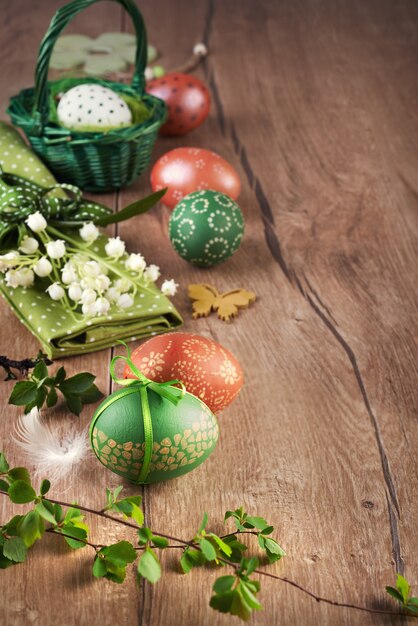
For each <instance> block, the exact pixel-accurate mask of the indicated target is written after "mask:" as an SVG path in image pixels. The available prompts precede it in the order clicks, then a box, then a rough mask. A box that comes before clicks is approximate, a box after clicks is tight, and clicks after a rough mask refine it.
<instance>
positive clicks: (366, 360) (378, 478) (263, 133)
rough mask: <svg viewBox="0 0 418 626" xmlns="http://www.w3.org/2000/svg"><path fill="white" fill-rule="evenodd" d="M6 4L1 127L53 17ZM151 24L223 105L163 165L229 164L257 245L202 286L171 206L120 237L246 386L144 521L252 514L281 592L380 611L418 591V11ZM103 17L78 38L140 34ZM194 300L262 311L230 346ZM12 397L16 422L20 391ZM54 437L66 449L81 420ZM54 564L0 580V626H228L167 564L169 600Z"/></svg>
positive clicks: (232, 16) (201, 12) (87, 472)
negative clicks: (280, 550) (390, 596)
mask: <svg viewBox="0 0 418 626" xmlns="http://www.w3.org/2000/svg"><path fill="white" fill-rule="evenodd" d="M11 4H12V3H10V5H5V7H4V9H3V14H4V20H3V25H2V26H1V27H0V28H1V30H0V37H1V41H2V44H3V45H2V49H3V50H6V51H7V54H5V55H4V56H3V57H2V59H1V61H0V63H1V74H0V75H1V76H2V82H3V87H4V89H3V90H2V103H1V104H2V106H3V107H5V106H6V104H7V99H8V97H9V96H10V95H11V94H12V93H15V92H16V91H17V90H18V89H20V88H21V87H22V86H23V85H28V84H31V82H32V73H33V61H34V57H35V51H36V48H37V45H38V42H39V40H40V37H41V36H42V34H43V31H44V30H45V28H46V25H47V23H48V20H49V17H50V14H51V12H52V10H53V9H54V8H56V7H57V6H59V4H60V3H58V2H56V1H55V0H54V1H51V0H41V1H39V2H38V3H37V9H36V11H35V10H33V7H32V6H31V4H30V3H29V2H28V1H27V0H26V1H25V0H17V1H15V2H14V3H13V6H11ZM141 9H142V10H143V13H144V16H145V19H146V23H147V26H148V30H149V37H150V40H151V41H152V42H153V43H155V44H156V45H158V46H159V48H160V49H161V51H162V53H163V55H164V57H163V63H164V64H165V66H166V67H170V66H175V65H177V64H178V63H181V62H182V61H183V60H184V58H185V57H187V56H188V54H189V51H190V48H191V47H192V45H193V44H194V43H195V42H196V41H199V40H202V39H203V40H204V41H205V43H207V44H208V46H209V49H210V52H211V54H210V57H209V58H208V61H207V62H206V63H205V65H204V66H203V67H202V68H200V69H199V70H198V72H197V75H199V76H200V77H201V78H203V79H204V80H206V81H207V83H208V84H209V87H210V89H211V93H212V97H213V107H212V111H211V114H210V117H209V119H208V121H207V122H206V123H205V124H204V125H203V126H202V127H201V128H199V129H197V130H196V131H194V132H193V133H192V134H190V135H187V136H185V137H184V138H181V139H168V138H164V139H163V138H162V139H160V140H159V142H158V144H157V147H156V150H155V154H154V158H157V157H158V156H160V155H161V154H163V153H164V152H165V151H167V150H169V149H171V148H174V147H177V146H179V145H191V146H195V145H196V146H201V147H205V148H209V149H213V150H215V151H217V152H219V153H220V154H222V156H224V157H225V158H226V159H228V160H229V161H230V162H231V163H233V164H235V165H236V167H237V168H238V170H239V172H240V174H241V178H242V181H243V191H242V195H241V197H240V204H241V206H242V208H243V211H244V213H245V217H246V225H247V227H246V234H245V240H244V243H243V245H242V247H241V249H240V250H239V252H238V253H237V254H236V255H235V256H234V257H233V258H232V259H230V260H229V261H228V262H227V263H225V264H224V265H222V266H220V267H218V268H213V269H210V270H200V269H197V268H193V267H191V266H189V265H188V264H187V263H185V262H184V261H182V260H181V259H180V258H179V257H178V256H177V255H176V253H175V252H174V251H173V250H172V249H171V247H170V245H169V243H168V240H167V223H168V218H169V211H168V210H167V209H165V208H164V207H162V206H160V207H158V208H156V209H154V210H153V211H152V212H151V213H149V214H148V215H144V216H142V217H141V218H137V219H135V220H133V221H132V222H131V223H129V224H121V225H119V226H118V227H117V232H118V233H119V234H120V235H121V237H122V238H124V239H126V241H127V243H128V245H129V247H130V248H131V249H132V250H134V249H140V250H141V252H142V253H143V254H144V255H145V256H146V258H148V259H149V260H152V261H153V262H156V263H158V264H159V265H160V266H161V269H162V272H163V275H164V276H168V277H171V276H173V277H175V278H176V280H177V282H180V284H181V286H182V288H181V290H180V293H179V295H178V296H177V297H176V305H177V306H178V308H179V309H180V310H181V311H182V312H183V313H184V317H185V327H184V328H185V330H190V331H193V332H198V333H201V334H203V335H205V336H207V337H212V338H214V339H216V340H217V341H219V342H220V343H222V344H224V345H225V346H226V347H228V348H229V349H230V350H231V351H232V352H233V353H234V354H235V355H236V356H237V358H238V359H239V360H240V362H241V364H242V367H243V369H244V372H245V374H246V384H245V386H244V389H243V391H242V392H241V394H240V396H239V397H238V399H237V400H236V401H235V402H234V404H233V405H232V406H231V407H230V408H228V409H227V410H226V411H225V412H224V413H223V414H221V415H220V418H219V421H220V427H221V437H220V442H219V444H218V447H217V450H216V453H215V454H214V455H212V457H211V458H210V459H209V460H208V461H207V462H206V463H205V465H204V466H202V467H200V468H199V469H197V470H196V471H195V472H192V473H190V474H188V475H186V476H184V477H182V478H181V479H179V480H176V481H172V482H167V483H162V484H160V485H155V486H152V487H147V488H143V489H142V490H141V491H142V495H143V496H144V506H145V513H146V521H147V523H148V524H149V525H151V526H152V527H153V528H155V529H157V530H161V531H163V530H164V531H166V532H169V533H172V534H177V535H181V536H185V537H189V536H191V535H192V534H193V533H194V531H195V528H196V526H197V525H198V523H199V518H200V516H201V512H202V511H204V510H206V511H208V513H209V515H210V518H211V519H213V520H220V519H221V518H222V516H223V512H224V511H225V509H227V508H232V507H237V506H240V505H241V504H242V505H244V506H245V507H246V508H247V509H248V510H249V511H252V512H254V513H255V512H256V513H258V514H263V515H265V517H267V519H268V520H270V521H271V523H273V524H274V525H275V526H276V528H277V536H278V538H279V539H280V541H281V543H282V544H283V546H284V547H285V548H286V550H287V552H288V555H289V556H288V557H287V558H286V559H285V560H284V561H283V562H281V563H280V564H279V565H277V566H275V567H274V568H272V571H276V572H277V573H281V574H283V575H286V576H288V577H289V578H293V579H294V580H297V581H298V582H300V583H301V584H303V585H304V586H306V587H308V588H310V589H312V590H313V591H315V592H316V593H318V594H319V595H324V596H327V597H331V598H333V599H336V600H339V601H349V602H355V603H357V604H363V605H367V606H374V607H376V606H386V599H385V592H384V586H385V585H386V584H390V583H391V582H392V581H393V580H394V576H395V572H396V571H400V572H404V573H405V575H406V576H407V577H408V579H409V580H410V582H411V584H412V585H413V586H415V589H417V586H418V578H417V571H418V567H417V557H416V542H417V524H416V519H417V500H418V498H417V496H418V487H417V485H418V481H417V478H418V475H417V474H418V472H417V462H416V447H417V435H418V423H417V394H416V380H417V365H416V363H417V345H416V328H417V325H416V310H417V300H418V298H417V290H416V284H417V278H418V276H417V267H418V264H417V230H418V229H417V219H416V211H417V204H418V176H417V173H416V172H417V166H418V155H417V150H416V142H417V131H418V119H417V117H418V113H417V106H416V105H417V99H418V84H417V83H418V78H417V72H416V63H417V47H418V46H417V44H418V36H417V35H418V5H417V4H416V3H415V2H413V1H412V0H411V1H407V0H400V1H399V2H397V3H392V2H390V1H389V0H383V1H378V0H367V2H360V0H356V1H354V2H350V3H347V2H343V1H342V0H340V1H337V2H331V1H330V0H322V1H320V2H314V1H313V0H294V1H292V2H291V1H290V0H286V1H283V2H280V3H279V2H271V1H269V0H258V1H257V2H256V1H255V0H246V1H245V2H244V1H238V0H222V2H221V1H220V0H208V1H207V2H203V0H202V1H199V2H195V3H188V2H186V0H176V3H175V6H174V3H169V2H168V1H167V0H154V1H153V2H152V4H151V3H149V4H148V3H144V6H141ZM95 11H96V13H95V14H94V17H93V10H92V11H91V16H89V17H88V18H87V17H86V18H85V19H82V20H81V21H79V22H78V23H77V24H74V27H73V30H74V31H78V32H86V33H87V34H94V33H99V32H102V31H104V30H118V29H119V28H122V29H126V30H130V25H129V23H128V21H127V20H126V18H125V17H124V16H122V14H121V12H120V11H119V9H118V8H116V9H115V7H114V6H112V5H111V4H110V3H103V4H102V5H100V8H98V7H96V9H95ZM23 12H24V13H25V15H26V19H25V20H24V21H23V20H21V19H20V14H22V13H23ZM148 191H149V183H148V177H147V175H144V176H143V177H142V178H141V179H139V180H138V181H137V183H136V184H135V185H134V186H132V187H131V188H129V189H127V190H124V191H123V192H121V193H120V194H117V196H116V197H115V198H113V197H112V196H109V197H107V202H109V203H112V202H113V203H114V206H115V208H117V207H121V206H123V205H125V204H127V203H129V202H131V201H133V200H134V199H135V198H137V197H138V196H140V195H142V194H145V193H147V192H148ZM191 282H212V283H213V284H215V285H216V286H217V287H218V289H219V290H221V291H226V290H229V289H232V288H235V287H246V288H248V289H251V290H253V291H255V292H256V293H257V296H258V300H257V302H256V303H255V304H254V305H253V306H252V307H251V309H250V310H248V311H244V312H242V313H241V314H240V316H239V318H238V319H237V320H236V321H235V322H234V323H233V324H231V325H226V324H224V323H222V322H220V321H219V320H218V319H217V318H216V316H212V317H210V318H207V319H200V320H197V321H192V319H191V310H190V304H189V302H188V299H187V285H188V284H189V283H191ZM1 312H2V316H3V322H4V323H3V324H2V325H1V328H0V332H1V333H2V336H1V346H2V348H1V352H2V353H7V354H9V355H10V356H14V357H16V358H19V357H22V356H24V355H28V352H29V354H34V353H35V352H36V350H37V347H36V346H35V344H34V342H33V340H32V338H31V337H30V335H29V334H28V333H27V332H26V331H24V330H23V329H21V328H20V325H19V323H18V322H17V321H16V320H15V319H14V317H13V316H12V314H11V313H10V312H9V311H8V310H7V309H6V307H5V306H4V304H3V303H2V308H1ZM110 352H111V351H103V352H101V353H98V354H95V355H89V356H88V357H84V358H77V359H71V360H68V361H66V362H65V365H66V367H67V368H68V370H69V371H71V372H75V371H77V369H89V370H91V371H94V372H96V373H97V374H98V376H99V383H100V386H101V387H102V388H103V389H105V388H106V387H107V388H109V378H108V369H107V366H108V361H109V356H110ZM1 391H2V394H3V395H2V398H3V402H4V403H5V402H6V399H7V394H8V393H9V391H10V384H9V383H7V384H4V385H3V387H2V388H1ZM90 413H91V412H90V411H89V410H88V409H87V410H85V411H84V413H83V416H82V420H81V421H82V423H83V424H84V423H86V424H87V423H88V421H89V417H90ZM4 414H5V416H6V418H5V419H4V420H3V426H2V427H1V431H0V432H1V441H2V447H3V448H5V449H6V450H8V451H9V456H11V457H12V460H13V461H15V462H20V463H23V462H24V459H23V457H22V455H21V454H20V453H19V452H18V451H17V450H16V449H15V448H14V446H13V443H12V442H11V441H10V434H11V430H12V424H13V422H14V420H15V419H16V417H17V415H18V412H17V411H16V410H15V409H14V408H11V409H6V411H5V412H4ZM59 419H61V420H62V425H63V426H62V427H63V428H65V424H66V423H68V419H69V417H68V415H65V413H64V411H62V412H61V413H60V414H59ZM117 484H118V480H117V478H116V477H115V476H113V475H112V474H110V473H108V472H106V471H105V470H104V469H103V468H102V467H101V466H99V464H98V463H97V462H96V461H95V460H94V459H90V460H89V462H88V463H87V464H86V467H85V468H83V469H82V470H81V471H80V474H79V476H78V477H77V481H74V482H73V484H72V485H71V484H70V482H69V481H67V482H65V483H64V484H63V485H60V486H59V488H60V490H62V491H63V497H65V499H71V498H77V499H78V500H79V501H80V502H84V503H86V504H87V505H89V504H90V505H93V506H99V505H100V503H101V501H102V493H103V491H104V487H105V486H116V485H117ZM127 489H128V491H130V492H132V493H133V492H135V491H137V490H136V489H134V488H132V487H127ZM57 493H60V492H57ZM1 505H2V507H3V512H2V516H6V515H8V514H9V511H8V510H6V507H5V506H4V502H2V503H1ZM92 522H93V520H92ZM92 528H93V536H94V537H95V538H97V540H98V541H100V538H101V537H104V536H105V534H106V535H107V537H108V538H111V539H112V538H115V539H116V537H122V536H126V533H124V532H121V531H119V529H117V528H115V527H114V526H110V525H104V524H102V523H97V521H94V522H93V523H92ZM215 530H221V528H220V526H217V527H216V526H215ZM46 543H47V547H46V548H45V546H44V543H43V544H42V545H39V546H36V547H35V548H34V550H33V553H32V555H31V557H30V559H29V561H28V563H27V564H25V565H22V566H19V567H16V568H13V569H12V570H8V571H7V572H5V573H1V574H0V576H1V583H2V588H3V592H4V597H7V598H8V599H9V601H8V602H7V603H3V605H2V607H1V609H0V621H1V623H2V624H3V623H4V624H7V625H9V624H13V625H14V624H16V625H18V626H21V625H22V626H23V625H24V624H25V625H26V624H40V623H42V624H47V625H49V624H51V625H52V624H57V623H61V624H64V625H66V626H67V625H68V626H73V625H75V624H77V625H79V624H83V625H84V624H89V626H90V625H93V626H95V625H96V624H97V625H98V624H104V625H106V626H107V625H108V624H109V625H110V624H138V626H139V625H140V626H157V625H164V626H165V625H170V626H180V625H185V624H186V625H193V626H200V625H202V626H206V625H213V624H219V625H221V626H223V625H224V624H227V623H230V622H231V620H230V619H229V618H227V617H224V616H220V615H218V614H216V613H214V612H212V611H211V610H210V609H209V608H208V599H209V596H210V589H209V588H210V584H211V582H210V581H211V580H212V579H214V578H215V576H214V574H212V573H208V572H207V571H203V570H198V571H195V572H192V573H191V574H190V575H189V576H188V577H182V576H179V575H178V572H177V566H176V564H175V555H174V554H173V553H168V554H166V555H164V557H163V560H164V562H165V563H166V564H167V567H168V572H167V574H166V575H165V576H164V578H163V579H162V580H161V581H160V583H159V584H158V585H157V586H156V587H154V588H151V587H150V586H148V585H141V587H140V588H139V590H138V589H137V587H136V586H135V583H134V577H133V574H131V577H130V580H129V581H128V582H126V583H125V584H124V585H123V586H117V585H112V584H111V583H107V582H104V581H100V582H97V581H93V578H92V576H91V573H90V570H89V558H88V557H89V555H88V554H87V553H85V551H83V552H82V553H76V554H68V551H67V550H66V549H65V548H63V547H59V546H58V542H57V541H56V540H55V538H54V537H51V538H48V540H46ZM51 563H53V564H54V573H51V570H50V565H51ZM262 584H263V591H262V600H263V603H264V606H265V610H264V611H263V612H262V613H259V614H258V615H256V616H255V617H254V618H252V620H251V622H250V623H254V624H260V625H269V626H270V625H272V624H279V623H280V624H281V625H282V626H294V625H296V624H297V625H299V624H303V625H305V624H306V625H309V626H310V625H312V626H313V625H316V624H321V625H324V626H340V625H344V626H345V625H349V626H360V625H361V626H363V625H364V626H369V625H370V626H372V625H373V626H374V625H377V624H407V623H409V621H410V622H411V623H412V620H408V619H407V618H403V619H400V618H399V619H396V618H395V619H391V618H384V617H383V616H372V615H368V614H365V613H359V612H356V611H352V610H348V609H341V608H335V607H329V606H326V605H323V604H317V603H315V602H313V601H312V600H311V599H309V598H307V597H305V596H303V595H302V594H301V593H300V592H298V591H296V590H294V589H292V588H290V587H288V586H286V585H284V584H282V583H280V582H278V581H269V580H264V579H263V581H262ZM45 589H48V590H50V593H48V601H49V602H48V604H49V607H48V610H46V609H45Z"/></svg>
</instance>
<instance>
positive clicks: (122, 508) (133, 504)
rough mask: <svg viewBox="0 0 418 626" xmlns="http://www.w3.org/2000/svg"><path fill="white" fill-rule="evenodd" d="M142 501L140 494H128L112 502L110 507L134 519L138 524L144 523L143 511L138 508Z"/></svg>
mask: <svg viewBox="0 0 418 626" xmlns="http://www.w3.org/2000/svg"><path fill="white" fill-rule="evenodd" d="M141 502H142V497H141V496H129V497H128V498H123V499H122V500H117V501H116V502H114V503H113V504H112V509H113V510H114V511H117V512H118V513H123V515H124V517H125V518H126V517H131V518H132V519H133V520H135V521H136V523H137V524H138V526H142V524H143V523H144V513H143V512H142V510H141V509H140V508H139V505H140V504H141Z"/></svg>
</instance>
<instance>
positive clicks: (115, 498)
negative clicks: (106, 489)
mask: <svg viewBox="0 0 418 626" xmlns="http://www.w3.org/2000/svg"><path fill="white" fill-rule="evenodd" d="M122 489H123V485H119V487H116V489H114V490H113V500H114V501H115V502H116V500H117V499H118V496H119V494H120V492H121V491H122ZM141 501H142V498H141ZM139 504H141V503H139Z"/></svg>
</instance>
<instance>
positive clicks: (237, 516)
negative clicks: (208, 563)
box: [224, 507, 286, 563]
mask: <svg viewBox="0 0 418 626" xmlns="http://www.w3.org/2000/svg"><path fill="white" fill-rule="evenodd" d="M230 518H232V519H233V520H234V522H235V526H236V528H237V530H238V531H239V532H246V531H251V533H252V534H253V535H256V536H257V540H258V545H259V546H260V548H261V549H262V550H264V551H265V553H266V555H267V559H268V562H269V563H275V562H276V561H279V560H280V559H281V558H282V557H283V556H286V552H285V551H284V550H283V548H281V547H280V546H279V544H278V543H277V541H276V540H275V539H273V538H272V537H269V536H268V535H271V533H272V532H273V531H274V526H270V525H269V524H268V523H267V522H266V520H265V519H264V518H263V517H254V516H251V515H248V514H247V513H246V512H245V511H244V510H243V508H242V507H241V508H240V509H236V510H235V511H227V512H226V513H225V519H224V521H225V522H226V521H227V520H228V519H230Z"/></svg>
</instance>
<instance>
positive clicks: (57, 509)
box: [54, 504, 63, 524]
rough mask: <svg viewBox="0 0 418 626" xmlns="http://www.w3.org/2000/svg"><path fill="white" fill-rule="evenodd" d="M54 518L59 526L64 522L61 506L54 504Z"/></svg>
mask: <svg viewBox="0 0 418 626" xmlns="http://www.w3.org/2000/svg"><path fill="white" fill-rule="evenodd" d="M54 517H55V520H56V522H57V523H58V524H59V523H60V522H61V521H62V517H63V513H62V508H61V506H60V505H59V504H54Z"/></svg>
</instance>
